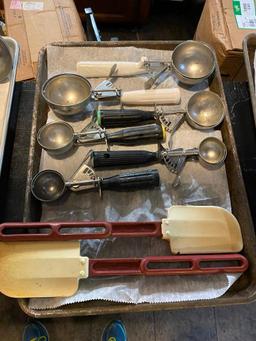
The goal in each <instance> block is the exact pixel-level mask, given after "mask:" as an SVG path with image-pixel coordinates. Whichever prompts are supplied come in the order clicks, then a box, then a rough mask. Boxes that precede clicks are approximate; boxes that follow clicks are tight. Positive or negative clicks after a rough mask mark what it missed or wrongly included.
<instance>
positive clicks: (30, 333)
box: [22, 321, 49, 341]
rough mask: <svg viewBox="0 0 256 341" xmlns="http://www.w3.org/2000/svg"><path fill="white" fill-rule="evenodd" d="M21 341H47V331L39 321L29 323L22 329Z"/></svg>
mask: <svg viewBox="0 0 256 341" xmlns="http://www.w3.org/2000/svg"><path fill="white" fill-rule="evenodd" d="M22 341H49V335H48V332H47V329H46V328H45V326H44V325H43V324H42V323H40V322H39V321H33V322H30V323H29V324H28V325H27V326H26V327H25V329H24V332H23V336H22Z"/></svg>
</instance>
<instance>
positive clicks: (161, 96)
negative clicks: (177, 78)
mask: <svg viewBox="0 0 256 341" xmlns="http://www.w3.org/2000/svg"><path fill="white" fill-rule="evenodd" d="M120 101H121V103H122V104H125V105H155V104H179V103H180V90H179V88H170V89H152V90H135V91H127V92H123V93H122V94H121V98H120Z"/></svg>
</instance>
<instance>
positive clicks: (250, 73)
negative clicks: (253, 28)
mask: <svg viewBox="0 0 256 341" xmlns="http://www.w3.org/2000/svg"><path fill="white" fill-rule="evenodd" d="M243 51H244V63H245V69H246V73H247V77H248V82H249V91H250V97H251V103H252V112H253V118H254V122H255V126H256V93H255V70H254V65H253V63H254V55H255V52H256V33H251V34H248V35H247V36H246V37H245V38H244V40H243Z"/></svg>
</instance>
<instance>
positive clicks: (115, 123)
mask: <svg viewBox="0 0 256 341" xmlns="http://www.w3.org/2000/svg"><path fill="white" fill-rule="evenodd" d="M154 115H155V112H154V111H143V110H99V111H98V112H97V119H98V124H99V125H100V126H101V127H104V128H118V127H130V126H133V125H136V124H141V123H142V122H148V121H149V122H150V121H151V122H152V121H154V120H155V117H154Z"/></svg>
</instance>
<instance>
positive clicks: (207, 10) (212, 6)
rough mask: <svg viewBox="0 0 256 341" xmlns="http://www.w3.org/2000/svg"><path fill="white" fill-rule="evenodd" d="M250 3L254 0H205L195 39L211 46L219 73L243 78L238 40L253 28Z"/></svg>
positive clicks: (234, 77)
mask: <svg viewBox="0 0 256 341" xmlns="http://www.w3.org/2000/svg"><path fill="white" fill-rule="evenodd" d="M244 5H245V6H244ZM246 6H247V7H246ZM248 6H249V7H248ZM254 6H255V3H254V0H238V1H232V0H206V2H205V6H204V9H203V12H202V15H201V18H200V20H199V23H198V26H197V30H196V33H195V39H196V40H202V41H205V42H207V43H209V44H210V45H212V46H213V47H214V48H215V51H216V54H217V58H218V62H219V65H220V70H221V73H222V74H223V75H225V76H229V77H231V78H232V79H236V80H245V79H246V72H245V68H244V59H243V51H242V41H243V38H244V37H245V36H246V35H247V34H249V33H252V32H253V33H255V32H256V30H255V29H256V16H255V8H254ZM246 10H247V13H246ZM248 11H254V13H253V14H252V15H251V14H250V13H249V14H248ZM235 14H236V15H235ZM239 25H240V28H239ZM248 27H251V28H252V29H248ZM253 27H255V29H253Z"/></svg>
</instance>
